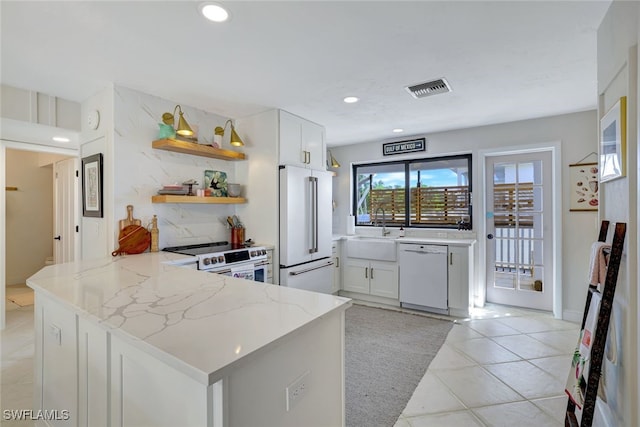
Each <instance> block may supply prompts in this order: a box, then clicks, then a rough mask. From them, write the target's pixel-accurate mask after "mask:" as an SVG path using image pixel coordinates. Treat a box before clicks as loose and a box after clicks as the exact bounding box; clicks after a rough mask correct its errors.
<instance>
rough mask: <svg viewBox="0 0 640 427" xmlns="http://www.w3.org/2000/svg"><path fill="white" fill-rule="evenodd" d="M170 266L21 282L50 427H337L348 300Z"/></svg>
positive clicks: (57, 273) (96, 268)
mask: <svg viewBox="0 0 640 427" xmlns="http://www.w3.org/2000/svg"><path fill="white" fill-rule="evenodd" d="M181 257H182V256H181V255H177V254H171V253H167V252H159V253H146V254H140V255H129V256H123V257H117V258H113V259H111V258H109V259H107V258H105V259H97V260H85V261H80V262H74V263H68V264H58V265H52V266H48V267H45V268H44V269H42V270H41V271H39V272H38V273H36V274H35V275H33V276H32V277H30V278H29V279H28V280H27V284H28V285H29V286H30V287H31V288H33V289H34V290H35V295H36V303H35V330H36V340H35V341H36V347H35V359H36V363H35V364H36V368H35V379H34V383H35V398H34V409H35V410H50V411H52V410H54V411H55V410H57V411H59V412H62V411H63V410H67V411H68V413H69V415H70V417H69V419H68V420H62V421H59V422H60V423H62V424H60V425H73V426H76V425H77V426H86V425H91V426H101V425H103V426H107V425H118V426H177V425H180V426H248V425H262V426H276V425H277V426H300V425H305V426H314V425H318V426H319V425H344V312H345V310H346V309H347V308H348V307H349V306H350V305H351V303H350V300H349V299H347V298H341V297H335V296H331V295H325V294H318V293H313V292H307V291H302V290H298V289H291V288H286V287H280V286H274V285H269V284H264V283H258V282H251V281H246V280H242V279H236V278H232V277H228V276H222V275H218V274H212V273H206V272H202V271H197V270H192V269H188V268H183V267H179V266H176V265H171V263H172V262H176V261H179V260H180V258H181ZM42 425H46V424H42ZM56 425H58V424H56Z"/></svg>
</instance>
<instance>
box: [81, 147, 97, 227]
mask: <svg viewBox="0 0 640 427" xmlns="http://www.w3.org/2000/svg"><path fill="white" fill-rule="evenodd" d="M82 216H89V217H97V218H102V153H98V154H94V155H92V156H89V157H85V158H83V159H82Z"/></svg>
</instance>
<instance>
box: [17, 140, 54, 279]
mask: <svg viewBox="0 0 640 427" xmlns="http://www.w3.org/2000/svg"><path fill="white" fill-rule="evenodd" d="M6 156H7V157H6V180H7V183H8V184H7V185H9V186H13V187H18V191H7V192H6V233H7V234H6V251H7V258H6V284H7V285H17V284H21V283H25V280H26V279H27V277H29V276H31V275H33V274H35V273H36V272H37V271H38V270H40V269H41V268H42V267H44V265H45V259H46V258H47V257H49V256H53V168H52V167H51V164H49V165H47V166H40V164H39V163H40V156H39V154H38V153H34V152H30V151H20V150H11V149H8V150H7V151H6Z"/></svg>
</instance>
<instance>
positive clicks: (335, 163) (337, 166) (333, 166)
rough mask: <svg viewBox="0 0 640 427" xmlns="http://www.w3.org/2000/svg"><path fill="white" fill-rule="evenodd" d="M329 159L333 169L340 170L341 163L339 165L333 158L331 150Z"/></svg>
mask: <svg viewBox="0 0 640 427" xmlns="http://www.w3.org/2000/svg"><path fill="white" fill-rule="evenodd" d="M329 159H330V161H331V167H332V168H339V167H340V163H338V161H337V160H336V158H335V157H333V154H331V150H329Z"/></svg>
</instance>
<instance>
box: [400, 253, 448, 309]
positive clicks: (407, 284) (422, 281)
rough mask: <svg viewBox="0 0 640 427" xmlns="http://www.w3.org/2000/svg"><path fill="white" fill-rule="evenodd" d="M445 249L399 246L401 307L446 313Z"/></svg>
mask: <svg viewBox="0 0 640 427" xmlns="http://www.w3.org/2000/svg"><path fill="white" fill-rule="evenodd" d="M447 252H448V247H447V246H444V245H427V244H421V243H400V244H399V245H398V267H399V270H400V304H401V305H402V306H403V307H407V308H413V309H417V310H427V311H433V312H436V313H441V314H448V313H449V304H448V289H449V286H448V282H449V281H448V273H447V271H448V268H447Z"/></svg>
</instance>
